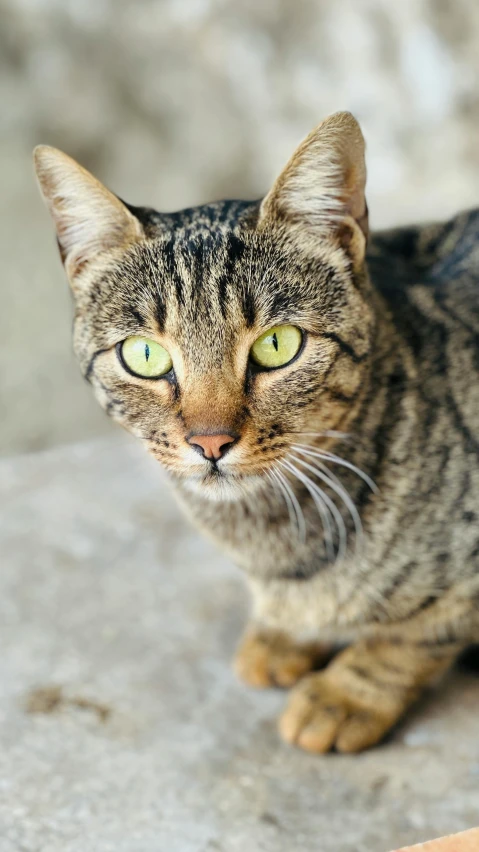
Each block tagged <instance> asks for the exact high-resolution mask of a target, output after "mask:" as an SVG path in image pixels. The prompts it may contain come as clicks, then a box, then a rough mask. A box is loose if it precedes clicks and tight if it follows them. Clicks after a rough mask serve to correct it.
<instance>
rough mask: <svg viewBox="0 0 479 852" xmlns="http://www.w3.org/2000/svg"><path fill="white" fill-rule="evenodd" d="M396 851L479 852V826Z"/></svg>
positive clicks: (396, 851)
mask: <svg viewBox="0 0 479 852" xmlns="http://www.w3.org/2000/svg"><path fill="white" fill-rule="evenodd" d="M394 852H479V828H471V829H470V831H461V832H460V833H459V834H450V835H448V836H447V837H439V838H438V839H437V840H428V841H427V842H426V843H418V844H417V845H416V846H402V847H401V849H396V850H394Z"/></svg>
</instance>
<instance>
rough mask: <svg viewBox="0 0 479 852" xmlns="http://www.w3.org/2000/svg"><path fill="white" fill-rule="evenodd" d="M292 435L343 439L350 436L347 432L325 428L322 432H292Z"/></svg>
mask: <svg viewBox="0 0 479 852" xmlns="http://www.w3.org/2000/svg"><path fill="white" fill-rule="evenodd" d="M292 434H293V435H309V436H311V437H313V438H343V439H344V440H345V441H346V440H347V439H348V438H351V437H352V436H351V434H350V433H349V432H337V431H336V430H335V429H325V430H324V431H323V432H293V433H292Z"/></svg>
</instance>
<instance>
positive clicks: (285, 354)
mask: <svg viewBox="0 0 479 852" xmlns="http://www.w3.org/2000/svg"><path fill="white" fill-rule="evenodd" d="M302 341H303V335H302V334H301V331H300V330H299V328H297V327H296V326H295V325H277V326H275V327H274V328H270V329H269V331H265V333H264V334H262V335H261V337H258V340H255V342H254V343H253V345H252V347H251V352H250V355H251V358H252V360H253V361H254V362H255V364H258V365H259V366H260V367H269V368H272V367H284V366H285V365H286V364H289V362H290V361H292V360H293V358H294V356H295V355H297V354H298V352H299V350H300V348H301V343H302Z"/></svg>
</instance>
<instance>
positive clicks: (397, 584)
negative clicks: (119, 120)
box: [39, 116, 479, 751]
mask: <svg viewBox="0 0 479 852" xmlns="http://www.w3.org/2000/svg"><path fill="white" fill-rule="evenodd" d="M334 121H335V122H336V123H334ZM322 127H323V130H321V126H320V128H319V131H320V132H319V134H318V131H316V135H314V134H312V135H311V137H309V139H308V140H306V142H305V143H303V146H302V147H301V148H300V149H299V151H298V152H297V154H296V155H295V158H293V160H292V161H291V163H290V164H289V165H288V166H287V168H286V169H285V171H284V172H283V174H282V175H281V177H280V179H279V180H278V182H277V184H276V185H275V187H274V188H273V190H272V192H271V193H270V195H269V196H267V198H266V200H265V201H263V202H262V204H261V206H260V204H259V203H251V204H248V203H245V202H222V203H219V204H213V205H206V206H204V207H200V208H194V209H192V210H188V211H182V212H181V213H179V214H157V213H155V212H154V211H150V210H146V209H145V210H144V209H135V208H129V211H130V212H127V211H126V208H124V207H122V205H121V209H120V206H118V207H116V206H115V205H120V202H117V200H116V199H114V200H113V201H112V200H111V199H113V196H111V197H110V196H109V195H108V196H105V198H102V205H103V208H102V210H101V211H100V212H99V213H97V221H96V223H95V224H96V226H97V225H98V222H99V221H100V220H101V224H102V225H103V228H104V234H102V233H101V228H100V229H99V232H100V233H99V235H98V227H96V230H95V232H94V233H93V230H92V229H91V228H89V227H88V223H86V224H85V222H83V223H82V221H80V220H81V217H82V216H83V219H85V213H84V212H82V213H81V215H80V214H79V213H78V212H77V213H76V216H77V219H78V221H76V220H75V204H74V202H72V203H71V204H70V207H69V212H68V217H69V218H68V220H67V221H66V220H65V207H66V206H68V192H67V191H66V190H67V189H68V175H69V173H70V171H69V170H71V168H72V166H71V165H69V164H67V166H68V168H66V167H65V162H64V160H62V161H61V162H60V166H59V165H58V161H57V162H56V164H55V163H54V162H53V160H51V156H52V155H51V154H49V153H47V155H46V159H45V160H44V161H43V162H42V163H41V164H40V169H39V171H40V179H41V182H42V186H43V190H44V193H45V195H46V197H47V200H48V201H49V203H50V206H51V208H52V212H53V215H54V217H55V219H56V222H57V231H58V234H59V238H60V244H61V247H62V250H63V255H64V258H65V262H66V266H67V271H68V273H69V277H70V280H71V282H72V287H73V290H74V293H75V297H76V323H75V348H76V352H77V354H78V357H79V360H80V363H81V366H82V369H83V372H84V374H85V376H86V377H87V379H88V380H89V381H90V382H91V383H92V385H93V387H94V389H95V392H96V395H97V397H98V398H99V400H100V402H101V403H102V405H104V407H106V408H107V410H108V411H109V413H111V414H112V415H113V416H114V417H115V418H116V419H118V420H120V422H122V423H123V425H126V426H127V428H129V429H130V430H131V431H133V432H134V433H135V434H137V435H138V436H139V437H140V438H142V439H143V440H144V441H145V443H146V444H147V445H148V447H149V449H150V451H151V452H152V453H153V454H154V455H155V456H156V457H157V458H158V459H159V460H160V461H161V462H162V463H163V464H164V465H165V466H166V467H167V469H168V470H169V472H170V474H171V477H172V480H173V483H174V486H175V488H176V490H177V493H178V496H179V498H180V501H181V502H182V503H183V505H184V506H185V507H186V509H187V511H188V512H189V514H190V516H191V517H192V519H193V520H194V522H195V523H196V524H198V525H199V526H200V527H201V528H202V529H204V530H205V531H206V532H207V533H208V534H209V535H211V536H212V537H213V538H214V539H215V540H216V541H217V542H218V543H219V544H220V545H221V546H222V547H223V548H225V549H226V550H227V551H228V552H229V553H230V554H231V555H232V556H233V558H234V559H235V560H236V562H237V563H238V564H240V565H241V566H242V567H243V568H244V569H245V571H246V572H247V575H248V578H249V583H250V586H251V589H252V593H253V601H254V611H253V622H252V626H251V627H250V629H249V630H248V631H247V634H246V638H245V640H244V642H243V645H242V647H241V649H240V651H239V654H238V659H237V667H238V670H239V671H240V673H241V674H242V676H243V677H245V679H246V680H248V681H249V682H251V683H254V684H257V685H267V684H269V683H279V684H282V685H291V684H292V683H293V682H294V681H295V680H297V679H299V678H300V677H302V676H303V675H304V674H305V673H306V672H307V671H308V670H310V669H311V668H312V667H313V666H314V665H315V663H316V662H317V660H318V657H320V656H321V654H322V653H323V649H322V647H321V646H320V645H319V644H318V643H322V642H324V641H325V640H327V641H331V640H332V641H339V642H344V641H346V640H347V641H350V640H355V642H356V644H353V645H352V646H351V647H350V648H349V649H347V650H346V651H344V652H343V653H342V654H340V655H339V656H338V657H337V658H336V659H335V660H334V661H333V663H331V664H330V666H329V667H328V668H327V669H326V670H325V671H324V672H320V673H318V674H313V675H309V677H306V678H303V679H302V680H301V681H300V683H299V685H298V686H297V687H296V689H295V690H294V691H293V693H292V697H291V700H290V703H289V705H288V708H287V710H286V712H285V714H284V716H283V718H282V722H281V728H282V732H283V735H284V736H285V738H286V739H288V740H290V741H296V742H298V743H299V744H300V745H302V746H304V747H305V748H310V749H313V750H318V751H324V750H326V749H328V748H330V747H331V746H332V745H336V746H337V747H338V748H339V749H341V750H344V751H355V750H358V749H360V748H363V747H365V746H367V745H369V744H372V743H374V742H376V741H377V740H378V739H379V738H380V737H381V736H382V735H383V734H384V733H385V732H386V731H387V730H388V728H389V727H391V725H392V724H394V722H395V721H396V720H397V719H398V718H399V717H400V716H401V715H402V713H403V712H404V710H405V708H406V707H407V706H408V705H409V704H410V703H411V702H412V701H413V700H414V699H415V698H416V696H417V695H418V694H419V692H420V689H421V687H422V686H424V685H425V684H426V683H428V682H430V681H431V680H432V679H433V678H434V677H435V676H437V675H438V674H440V673H441V672H442V671H444V670H445V669H446V668H447V666H448V665H449V664H450V663H451V661H452V660H453V659H454V656H455V655H456V654H457V652H458V651H459V650H460V649H461V648H462V647H464V646H465V645H467V644H468V643H469V642H471V641H473V640H477V639H478V638H479V521H478V514H479V441H478V436H479V381H478V378H479V376H478V373H479V342H478V341H479V337H478V335H479V212H471V213H466V214H462V215H461V216H458V217H456V218H455V219H453V220H451V222H449V223H447V224H445V225H440V226H423V227H420V228H405V229H400V230H397V231H395V232H391V233H383V234H381V233H380V234H378V235H376V236H375V237H373V238H372V239H371V241H370V245H369V250H368V264H367V266H365V263H364V247H365V238H364V235H365V234H366V233H367V224H366V219H367V216H366V208H365V205H364V196H363V192H362V188H363V185H364V167H363V165H362V162H363V161H362V154H361V150H362V149H361V142H360V139H359V137H358V136H357V131H356V128H357V125H356V124H355V123H354V122H353V120H352V119H349V118H348V119H345V118H344V117H341V116H339V117H333V120H329V125H328V123H327V122H326V123H325V124H324V125H323V126H322ZM324 128H326V133H325V130H324ZM318 140H319V142H320V143H321V145H322V146H324V147H321V148H320V150H319V155H318V154H316V155H315V156H316V160H315V161H314V162H313V160H312V158H311V161H310V153H311V151H312V149H313V148H314V146H315V145H316V143H317V142H318ZM328 145H330V146H333V148H334V157H330V159H331V161H332V163H333V168H332V169H331V174H327V173H326V171H327V165H328V158H327V157H325V155H324V154H323V151H324V150H326V151H327V147H328ZM43 150H44V151H45V150H47V151H48V149H43ZM55 156H60V157H61V156H62V155H55ZM49 157H50V160H49V159H48V158H49ZM342 158H343V159H345V165H344V169H343V172H342V173H341V174H339V172H340V169H339V165H341V163H342V162H343V159H342ZM315 164H316V167H317V168H316V172H314V165H315ZM60 167H61V168H60ZM76 168H77V169H78V167H76ZM304 170H305V172H306V173H305V174H303V171H304ZM312 170H313V171H312ZM76 177H77V179H78V174H77V175H76ZM332 177H334V178H335V180H337V181H338V187H340V189H339V188H338V191H337V192H335V187H334V181H332ZM316 178H317V180H318V182H319V183H318V187H315V185H314V180H315V179H316ZM83 180H84V181H87V182H88V180H91V181H93V179H90V176H88V177H87V178H85V177H84V173H83ZM328 181H329V182H328ZM98 186H99V185H97V184H96V183H95V184H93V183H90V184H88V185H87V187H86V190H85V199H84V204H83V207H82V209H86V207H85V205H86V204H87V203H88V202H87V200H86V197H87V195H88V192H89V193H90V195H91V197H92V207H94V206H95V203H96V204H97V206H98V202H97V201H96V200H95V199H97V198H98V193H99V192H100V190H99V189H98ZM325 186H326V189H324V187H325ZM52 187H53V189H52ZM59 188H60V190H61V191H59ZM315 189H316V194H314V193H313V190H315ZM104 192H105V193H106V190H105V191H104ZM300 194H301V200H300V202H298V198H299V197H300ZM59 199H60V200H59ZM65 199H66V202H65ZM319 201H321V205H320V204H319ZM338 205H340V206H338ZM341 206H342V207H344V209H342V207H341ZM77 207H78V205H77ZM340 207H341V209H340ZM105 211H107V212H108V217H106V215H105ZM98 216H100V219H98ZM107 218H108V222H107V221H106V219H107ZM72 219H73V226H74V227H72ZM93 219H95V217H93ZM331 223H332V224H331ZM62 226H63V230H62ZM80 226H82V227H83V234H80V231H81V227H80ZM113 226H114V227H113ZM113 230H114V231H116V237H115V239H113V240H111V239H110V237H111V234H112V232H113ZM73 232H75V233H73ZM105 240H106V241H107V243H108V241H109V240H110V242H111V243H112V244H108V245H107V247H106V250H103V251H102V252H100V251H99V248H98V247H96V248H95V247H94V246H92V244H93V243H95V242H100V241H103V242H104V241H105ZM105 259H106V260H105ZM368 269H369V275H368V272H367V270H368ZM284 323H286V324H287V323H290V324H293V325H294V327H298V328H300V329H302V335H303V337H302V344H301V348H300V349H299V351H298V352H297V353H296V355H295V356H294V357H293V358H292V359H291V360H290V361H288V362H287V363H286V364H285V366H284V367H282V369H279V368H275V369H274V370H261V369H258V368H257V366H255V364H254V363H252V362H251V359H250V361H248V351H249V350H250V347H251V346H252V345H253V342H254V340H255V339H257V338H258V336H259V335H261V333H264V331H265V329H266V330H267V329H268V328H270V327H273V326H274V327H275V328H279V329H281V328H283V327H285V326H284V325H282V324H284ZM289 327H291V326H288V328H289ZM131 335H142V336H144V337H145V339H146V338H148V339H150V338H151V339H153V338H154V336H155V339H156V337H157V336H159V339H161V342H162V344H163V343H164V344H165V346H166V348H167V349H168V352H169V353H170V354H171V358H172V362H173V365H174V370H172V371H171V372H169V373H168V374H167V375H166V374H165V377H164V378H160V379H158V380H156V381H153V382H152V381H151V380H150V379H148V380H146V379H144V378H141V377H138V376H135V377H125V370H124V369H123V370H122V369H121V366H120V367H119V366H118V361H119V358H120V356H118V347H119V346H120V345H121V344H120V341H121V340H123V339H128V338H129V337H130V336H131ZM135 339H136V338H135ZM276 348H277V346H276ZM163 351H164V350H163ZM167 354H168V353H167ZM120 362H121V358H120ZM123 366H124V365H123ZM281 366H282V365H281ZM200 433H201V436H213V438H214V436H216V435H217V434H220V438H221V440H223V439H224V440H225V441H226V439H227V440H228V441H229V442H230V445H228V453H227V454H226V452H225V451H224V447H225V446H226V444H223V447H222V449H220V450H218V452H219V455H218V456H214V459H215V460H214V461H213V460H212V459H211V465H209V462H207V461H205V459H210V456H209V455H206V454H205V455H203V458H202V460H201V464H200V462H198V461H197V453H196V455H195V450H194V449H192V448H191V444H194V443H195V442H196V440H197V438H196V436H197V435H198V434H200ZM223 433H225V434H223ZM207 440H211V439H210V438H208V437H207ZM198 441H203V437H201V438H198ZM188 444H189V445H190V446H189V447H188ZM196 449H197V448H196ZM205 452H206V451H205ZM223 453H224V455H225V458H224V459H223ZM332 474H333V476H332ZM334 475H336V476H337V477H338V479H335V478H334ZM318 488H320V489H321V490H320V491H319V490H318Z"/></svg>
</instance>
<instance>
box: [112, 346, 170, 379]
mask: <svg viewBox="0 0 479 852" xmlns="http://www.w3.org/2000/svg"><path fill="white" fill-rule="evenodd" d="M120 352H121V360H122V361H123V364H124V366H125V367H126V368H127V370H129V371H130V373H133V375H134V376H141V377H142V378H144V379H159V378H160V376H164V375H165V373H168V372H169V371H170V370H171V368H172V366H173V362H172V360H171V355H170V353H169V352H167V351H166V349H164V348H163V346H160V344H159V343H155V341H154V340H148V339H147V338H146V337H127V338H126V340H124V341H123V343H122V344H121V347H120Z"/></svg>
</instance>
